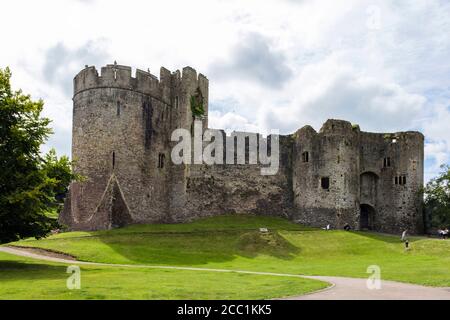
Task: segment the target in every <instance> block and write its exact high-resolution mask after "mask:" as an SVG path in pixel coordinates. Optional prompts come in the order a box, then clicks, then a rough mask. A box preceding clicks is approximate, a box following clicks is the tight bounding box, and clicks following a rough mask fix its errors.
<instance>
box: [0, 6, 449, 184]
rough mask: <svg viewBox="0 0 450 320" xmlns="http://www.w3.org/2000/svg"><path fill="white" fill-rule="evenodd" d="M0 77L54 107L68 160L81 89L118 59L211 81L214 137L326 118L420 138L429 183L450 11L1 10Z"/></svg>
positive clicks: (436, 154)
mask: <svg viewBox="0 0 450 320" xmlns="http://www.w3.org/2000/svg"><path fill="white" fill-rule="evenodd" d="M0 9H1V10H0V15H1V21H2V26H3V28H2V30H3V31H2V41H1V45H0V68H4V67H6V66H9V67H10V68H11V69H12V72H13V79H12V83H13V86H14V87H15V88H21V89H23V90H24V92H26V93H29V94H31V96H32V97H33V98H34V99H39V98H41V99H43V100H44V101H45V109H44V115H45V116H47V117H49V118H50V119H52V120H53V122H52V127H53V130H54V135H52V137H51V138H50V139H49V141H48V142H47V144H46V145H45V147H44V151H45V150H48V149H49V148H53V147H54V148H56V150H57V152H58V154H59V155H62V154H66V155H70V149H71V127H72V119H71V118H72V91H73V88H72V81H73V77H74V76H75V75H76V74H77V73H78V72H79V71H80V70H81V69H82V68H84V66H85V65H95V66H96V67H97V68H98V69H100V67H101V66H104V65H106V64H111V63H113V61H117V62H118V63H119V64H122V65H129V66H132V67H133V69H134V70H135V69H136V68H139V69H142V70H147V69H148V68H149V69H150V70H151V72H152V73H153V74H155V75H159V69H160V67H161V66H164V67H166V68H168V69H169V70H172V71H175V70H177V69H182V68H183V67H185V66H191V67H193V68H195V69H196V70H197V71H198V72H201V73H203V74H205V75H206V76H207V77H208V78H209V80H210V105H209V110H210V113H209V116H210V119H209V123H210V127H212V128H221V129H222V128H223V129H226V130H228V131H230V130H241V131H242V130H245V131H251V132H269V131H270V130H271V129H277V130H280V132H281V133H283V134H287V133H292V132H295V131H296V130H297V129H299V128H301V127H303V126H304V125H306V124H310V125H312V126H313V127H314V128H315V129H316V130H319V129H320V127H321V125H322V124H323V123H324V122H325V121H326V120H327V119H329V118H335V119H345V120H348V121H350V122H352V123H355V124H359V125H360V127H361V129H362V130H363V131H373V132H397V131H406V130H418V131H421V132H422V133H423V134H424V135H425V137H426V145H425V155H426V167H425V179H426V180H429V179H430V178H432V177H434V176H436V175H437V174H438V173H439V172H440V171H441V170H440V165H441V164H444V163H449V162H450V128H449V127H450V2H449V1H438V0H415V1H414V2H412V1H406V0H404V1H401V0H390V1H380V0H377V1H374V0H372V1H365V0H341V1H329V0H315V1H309V0H265V1H261V0H190V1H186V0H164V1H142V0H128V1H126V2H124V1H117V0H63V1H54V0H40V1H31V0H3V1H2V2H1V4H0Z"/></svg>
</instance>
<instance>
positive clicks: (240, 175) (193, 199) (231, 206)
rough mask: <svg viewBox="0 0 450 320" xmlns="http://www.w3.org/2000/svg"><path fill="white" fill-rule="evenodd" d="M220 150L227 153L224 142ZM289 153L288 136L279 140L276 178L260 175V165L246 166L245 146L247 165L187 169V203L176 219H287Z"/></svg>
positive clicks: (289, 205)
mask: <svg viewBox="0 0 450 320" xmlns="http://www.w3.org/2000/svg"><path fill="white" fill-rule="evenodd" d="M223 135H225V134H224V133H223ZM228 139H230V137H228ZM223 150H224V154H226V152H227V148H226V142H225V139H224V146H223ZM291 150H292V143H291V139H290V137H288V136H282V137H280V166H279V169H278V172H277V174H275V175H262V174H261V168H262V167H263V166H262V165H261V164H258V165H252V164H248V163H249V161H248V160H249V152H248V144H247V148H246V153H245V157H246V164H234V165H227V164H216V165H190V166H188V168H187V170H186V172H185V173H186V177H185V179H186V190H185V192H186V193H185V196H186V202H185V203H184V207H183V208H182V210H180V211H178V214H177V219H176V220H177V221H189V220H192V219H195V218H199V217H205V216H214V215H220V214H234V213H235V214H256V215H272V216H282V217H285V218H288V217H289V216H290V212H291V207H292V192H291V190H292V182H291V175H290V168H291ZM234 151H235V152H234V154H235V156H234V158H235V159H237V150H234ZM224 163H225V159H224ZM235 163H236V162H235Z"/></svg>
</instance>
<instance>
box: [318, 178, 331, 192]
mask: <svg viewBox="0 0 450 320" xmlns="http://www.w3.org/2000/svg"><path fill="white" fill-rule="evenodd" d="M320 185H321V187H322V189H324V190H330V178H328V177H323V178H322V179H320Z"/></svg>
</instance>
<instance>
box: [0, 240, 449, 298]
mask: <svg viewBox="0 0 450 320" xmlns="http://www.w3.org/2000/svg"><path fill="white" fill-rule="evenodd" d="M0 251H1V252H5V253H9V254H13V255H16V256H22V257H27V258H32V259H37V260H44V261H50V262H58V263H64V264H70V265H73V264H77V265H91V266H105V267H124V268H151V269H172V270H188V271H203V272H235V273H244V274H257V275H267V276H278V277H297V278H308V279H315V280H320V281H325V282H328V283H330V284H331V286H330V287H329V288H327V289H324V290H321V291H318V292H315V293H311V294H306V295H302V296H297V297H289V298H283V300H450V288H432V287H425V286H419V285H412V284H406V283H400V282H394V281H382V283H381V289H379V290H370V289H368V288H367V285H366V283H367V279H357V278H343V277H325V276H301V275H296V274H285V273H271V272H253V271H242V270H226V269H207V268H191V267H171V266H149V265H127V264H108V263H95V262H83V261H74V260H72V259H69V258H67V257H66V256H63V255H61V257H59V256H58V254H55V253H53V252H49V253H45V251H43V250H39V249H25V248H12V247H0ZM44 253H45V254H44Z"/></svg>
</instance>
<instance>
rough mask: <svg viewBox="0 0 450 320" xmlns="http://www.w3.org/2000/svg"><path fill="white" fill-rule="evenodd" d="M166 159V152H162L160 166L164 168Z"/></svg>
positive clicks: (159, 160) (159, 159) (159, 158)
mask: <svg viewBox="0 0 450 320" xmlns="http://www.w3.org/2000/svg"><path fill="white" fill-rule="evenodd" d="M165 160H166V155H165V154H164V153H160V154H159V156H158V168H159V169H164V164H165V163H164V162H165Z"/></svg>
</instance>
